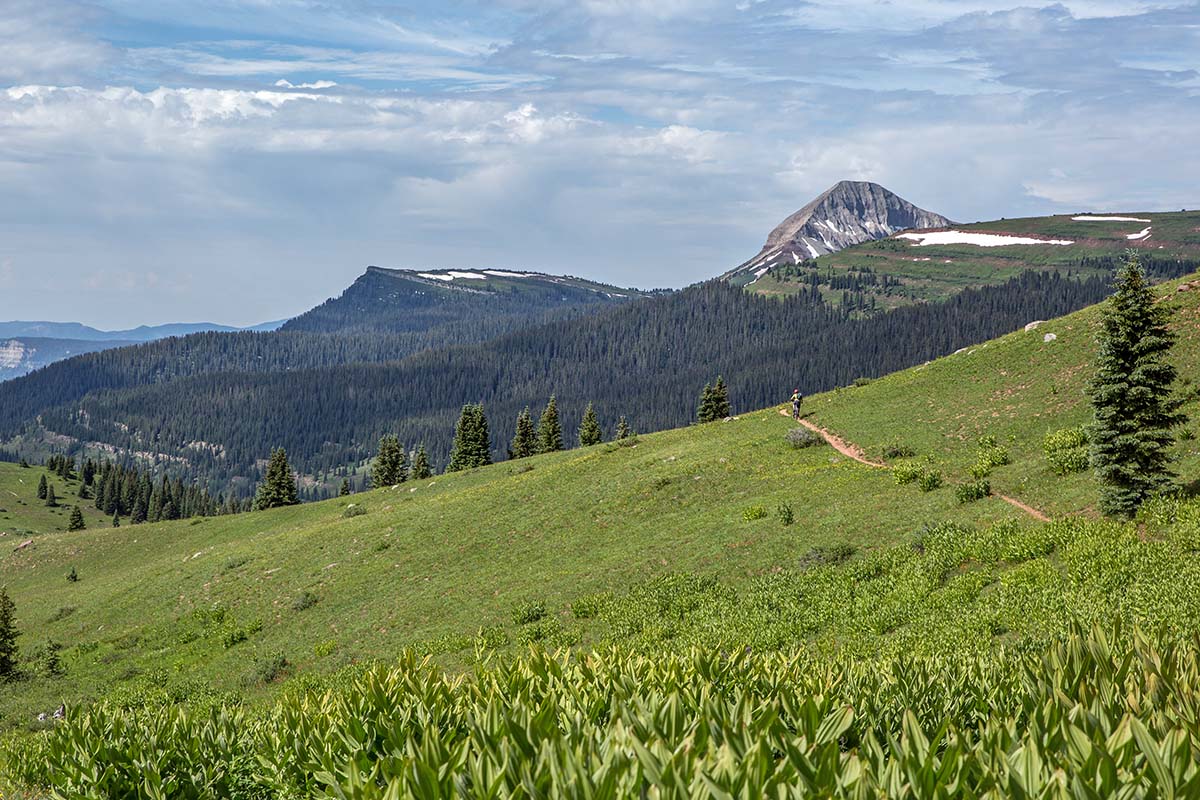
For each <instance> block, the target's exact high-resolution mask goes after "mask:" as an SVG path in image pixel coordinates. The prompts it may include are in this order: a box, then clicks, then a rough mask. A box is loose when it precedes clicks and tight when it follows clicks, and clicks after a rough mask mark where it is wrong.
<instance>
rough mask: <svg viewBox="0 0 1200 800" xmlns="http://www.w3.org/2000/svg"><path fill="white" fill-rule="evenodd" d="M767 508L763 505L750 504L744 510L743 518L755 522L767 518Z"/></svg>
mask: <svg viewBox="0 0 1200 800" xmlns="http://www.w3.org/2000/svg"><path fill="white" fill-rule="evenodd" d="M766 518H767V510H766V509H765V508H763V507H762V506H750V507H749V508H747V509H744V510H743V511H742V519H744V520H746V522H754V521H755V520H758V519H766Z"/></svg>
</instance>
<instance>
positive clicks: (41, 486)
mask: <svg viewBox="0 0 1200 800" xmlns="http://www.w3.org/2000/svg"><path fill="white" fill-rule="evenodd" d="M47 486H49V484H48V483H47V481H46V476H45V475H43V476H42V479H41V480H40V481H38V490H37V498H38V500H45V499H46V487H47Z"/></svg>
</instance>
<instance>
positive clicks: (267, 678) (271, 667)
mask: <svg viewBox="0 0 1200 800" xmlns="http://www.w3.org/2000/svg"><path fill="white" fill-rule="evenodd" d="M289 666H290V665H289V663H288V660H287V659H286V658H284V656H283V653H271V654H270V655H267V656H264V657H262V658H257V659H255V660H254V669H253V670H252V671H251V672H250V673H249V674H248V675H246V676H244V677H243V678H242V683H243V685H250V686H252V685H254V684H255V683H274V682H275V681H276V680H277V679H278V678H279V676H280V675H282V674H283V673H284V672H285V671H286V670H287V668H288V667H289Z"/></svg>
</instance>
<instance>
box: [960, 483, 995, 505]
mask: <svg viewBox="0 0 1200 800" xmlns="http://www.w3.org/2000/svg"><path fill="white" fill-rule="evenodd" d="M991 494H992V485H991V484H990V483H988V482H987V481H986V480H983V479H980V480H975V481H971V482H970V483H964V484H961V485H959V486H956V487H954V497H955V498H956V499H957V500H958V502H960V503H973V502H975V501H976V500H982V499H983V498H985V497H989V496H991Z"/></svg>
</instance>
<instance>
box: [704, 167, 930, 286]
mask: <svg viewBox="0 0 1200 800" xmlns="http://www.w3.org/2000/svg"><path fill="white" fill-rule="evenodd" d="M951 224H953V223H952V222H951V221H950V220H949V219H947V218H946V217H943V216H942V215H941V214H934V213H933V212H932V211H926V210H925V209H923V208H918V207H917V206H915V205H913V204H912V203H910V202H908V201H907V200H905V199H904V198H903V197H900V196H899V195H898V194H896V193H894V192H891V191H888V190H887V189H885V188H884V187H882V186H880V185H879V184H877V183H871V182H869V181H841V182H840V183H838V184H837V185H835V186H833V187H832V188H830V189H828V190H827V191H825V192H822V193H821V194H820V195H818V196H817V197H816V199H814V200H813V201H812V202H811V203H809V204H808V205H806V206H805V207H804V208H802V209H800V210H799V211H797V212H796V213H795V214H792V215H791V216H790V217H788V218H787V219H785V220H784V221H783V222H781V223H779V224H778V225H777V226H775V230H773V231H771V234H770V235H769V236H768V237H767V243H766V244H764V245H763V248H762V250H760V251H759V252H758V255H756V256H755V257H754V258H752V259H750V260H749V261H747V262H745V263H744V264H741V265H740V266H738V267H737V268H735V269H733V270H731V271H730V272H728V273H726V274H725V275H724V276H723V277H725V278H726V279H738V278H742V279H745V280H755V279H756V278H758V277H760V276H761V275H762V274H763V273H765V272H766V271H767V270H768V269H770V268H771V267H773V266H777V265H779V264H798V263H800V262H801V261H803V260H805V259H810V258H817V257H818V256H822V255H825V254H826V253H835V252H837V251H838V250H841V249H843V248H846V247H850V246H851V245H856V244H861V243H863V242H868V241H871V240H873V239H884V238H886V237H888V236H891V235H893V234H895V233H899V232H900V231H904V230H910V229H914V228H916V229H920V228H942V227H946V226H947V225H951Z"/></svg>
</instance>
